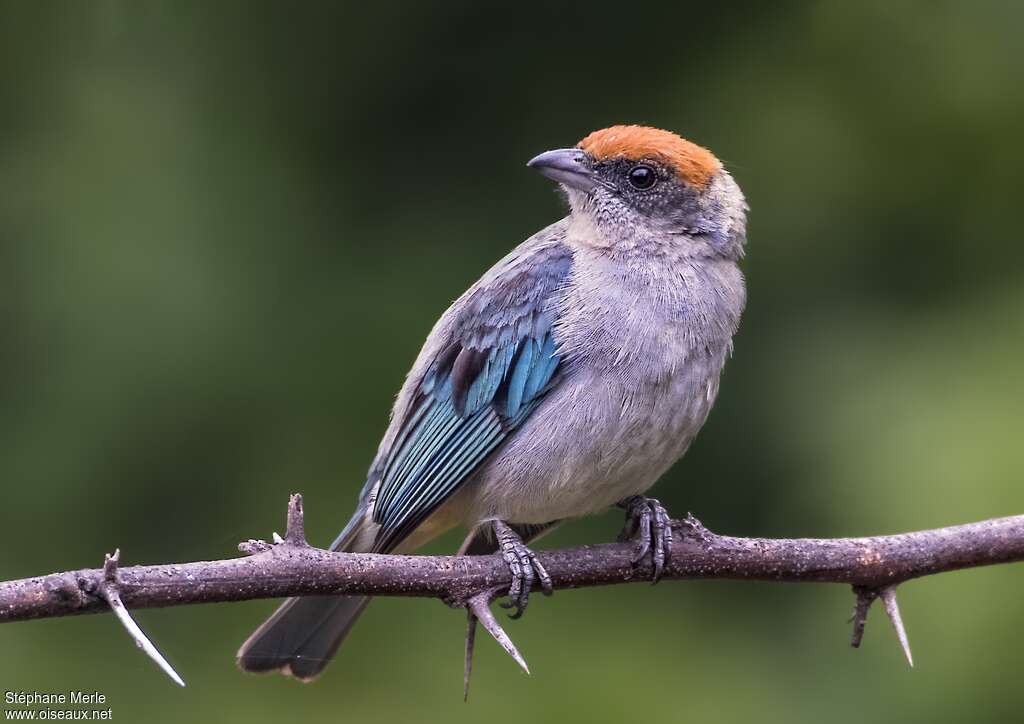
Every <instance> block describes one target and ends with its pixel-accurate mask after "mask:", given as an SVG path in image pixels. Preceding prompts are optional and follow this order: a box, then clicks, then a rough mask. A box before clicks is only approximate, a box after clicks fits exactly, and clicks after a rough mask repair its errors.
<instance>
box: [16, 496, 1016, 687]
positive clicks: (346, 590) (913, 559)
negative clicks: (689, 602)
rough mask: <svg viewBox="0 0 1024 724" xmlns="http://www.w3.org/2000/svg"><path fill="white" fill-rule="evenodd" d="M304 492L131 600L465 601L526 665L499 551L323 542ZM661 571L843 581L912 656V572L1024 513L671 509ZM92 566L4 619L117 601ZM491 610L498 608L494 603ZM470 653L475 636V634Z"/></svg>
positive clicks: (607, 566) (576, 571)
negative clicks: (283, 521) (825, 532)
mask: <svg viewBox="0 0 1024 724" xmlns="http://www.w3.org/2000/svg"><path fill="white" fill-rule="evenodd" d="M302 516H303V513H302V499H301V496H298V495H294V496H292V498H291V501H290V503H289V513H288V528H287V532H286V535H285V537H284V538H283V539H282V538H280V537H279V536H277V535H276V534H275V538H276V540H277V541H278V542H276V543H273V544H270V543H266V542H264V541H259V540H250V541H247V542H245V543H242V544H240V545H239V548H240V549H241V550H242V551H243V552H245V553H248V554H249V555H248V556H246V557H242V558H230V559H225V560H217V561H199V562H194V563H171V564H165V565H153V566H132V567H126V568H117V571H116V574H117V577H116V591H117V594H118V596H119V599H120V601H121V602H122V603H123V605H124V606H125V607H128V608H156V607H164V606H179V605H184V604H191V603H214V602H226V601H244V600H251V599H257V598H281V597H286V596H305V595H324V594H360V595H371V596H420V597H428V598H439V599H441V600H443V601H445V602H446V603H448V604H449V605H450V606H453V607H461V608H465V609H467V611H468V612H469V615H470V629H472V628H473V626H474V623H473V622H474V621H475V620H480V622H481V623H482V624H484V626H485V628H486V629H487V630H488V631H489V632H490V633H491V634H492V635H493V636H494V637H495V638H496V639H497V640H498V641H499V643H501V645H502V647H503V648H505V650H506V651H508V652H509V653H510V654H511V655H512V656H513V657H515V658H516V659H517V661H519V662H520V664H521V665H522V666H523V667H524V668H525V661H523V660H522V657H521V656H519V654H518V651H516V649H515V646H514V645H513V644H512V642H511V640H510V639H508V637H507V635H505V634H504V631H502V629H501V627H500V625H498V623H497V621H496V620H494V617H493V616H490V617H488V614H489V611H488V609H487V604H488V603H489V602H490V601H491V600H493V599H494V598H495V597H496V596H497V595H499V593H500V592H503V591H504V590H505V589H507V588H508V586H509V584H510V582H511V577H510V574H509V570H508V567H507V566H506V565H505V563H504V562H503V561H502V559H501V557H500V556H496V555H495V556H400V555H377V554H365V553H336V552H331V551H327V550H323V549H321V548H314V547H312V546H310V545H308V544H307V543H306V540H305V536H304V533H303V517H302ZM672 526H673V528H674V530H675V531H676V533H677V535H675V536H674V539H673V543H672V547H671V556H670V558H669V561H668V562H667V564H666V566H665V571H664V574H663V576H662V578H663V579H683V580H697V579H738V580H761V581H779V582H783V581H784V582H815V583H845V584H849V585H851V586H853V590H854V594H855V595H856V597H857V606H856V610H855V612H854V617H853V623H854V633H853V642H852V643H853V645H854V646H858V645H859V643H860V639H861V636H862V634H863V629H864V622H865V621H866V617H867V612H868V609H869V607H870V605H871V603H872V602H873V601H874V600H875V599H876V598H879V597H881V598H882V599H883V602H884V603H885V608H886V611H887V613H888V614H889V617H890V619H891V620H892V621H893V625H894V626H895V628H896V631H897V634H898V635H899V638H900V642H901V644H902V645H903V647H904V651H905V653H906V655H907V658H908V660H910V648H909V645H908V644H907V643H906V632H905V630H904V627H903V623H902V620H901V618H900V615H899V608H898V606H897V605H896V598H895V590H896V586H897V585H898V584H900V583H903V582H905V581H908V580H910V579H913V578H919V577H921V576H926V575H931V574H934V573H942V572H946V571H953V570H957V569H961V568H972V567H977V566H985V565H991V564H995V563H1009V562H1013V561H1021V560H1024V515H1021V516H1013V517H1009V518H996V519H992V520H986V521H982V522H979V523H970V524H967V525H957V526H951V527H948V528H938V529H934V530H925V531H918V532H915V533H903V534H899V535H887V536H875V537H869V538H835V539H812V538H797V539H771V538H735V537H731V536H722V535H717V534H715V533H712V532H710V531H708V530H707V529H705V528H704V526H703V525H701V523H700V522H699V521H698V520H697V519H696V518H694V517H692V516H687V518H686V519H684V520H681V521H673V522H672ZM634 552H635V547H634V545H633V544H631V543H610V544H602V545H592V546H581V547H578V548H568V549H561V550H551V551H543V552H542V553H540V554H539V557H540V558H541V560H542V562H543V564H544V567H545V568H546V569H547V571H548V573H549V574H550V576H551V581H552V584H553V586H554V588H555V589H565V588H582V587H586V586H600V585H609V584H618V583H632V582H644V581H648V580H650V577H651V573H652V571H651V566H650V563H649V561H645V562H643V563H641V564H639V565H633V563H632V558H633V556H634ZM109 568H110V567H109V566H108V570H107V572H106V573H105V572H104V569H102V568H98V569H86V570H79V571H68V572H64V573H54V574H51V575H48V576H40V577H36V578H25V579H21V580H16V581H7V582H3V583H0V623H2V622H9V621H24V620H28V619H35V618H51V617H55V616H69V615H75V614H83V613H98V612H102V611H109V610H111V603H110V601H109V596H107V595H106V594H105V593H104V592H105V591H109V586H110V581H111V578H110V576H111V571H110V570H109ZM484 611H488V613H486V614H485V613H484ZM467 644H468V645H467V665H468V664H469V663H470V662H471V656H472V647H471V641H469V642H467Z"/></svg>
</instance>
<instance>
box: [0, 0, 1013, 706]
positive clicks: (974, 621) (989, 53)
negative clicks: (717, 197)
mask: <svg viewBox="0 0 1024 724" xmlns="http://www.w3.org/2000/svg"><path fill="white" fill-rule="evenodd" d="M1022 30H1024V4H1020V3H1010V2H982V3H959V2H951V1H946V2H942V1H939V2H918V3H912V2H904V3H885V2H864V3H838V2H821V3H808V2H789V3H750V4H741V3H728V4H725V3H722V4H714V3H692V2H672V3H659V4H647V3H645V2H633V3H628V4H622V3H611V4H604V3H600V2H589V3H586V4H579V5H573V4H563V3H552V4H544V5H540V6H535V7H532V6H528V5H527V4H525V3H516V4H510V5H496V4H494V5H492V4H485V3H469V2H449V3H412V2H409V3H391V2H379V3H361V4H358V5H356V4H350V5H349V6H346V4H342V3H332V4H324V5H318V4H313V3H300V4H285V3H248V2H246V3H242V2H227V1H220V2H216V3H191V2H153V1H150V0H140V1H138V2H122V1H120V0H94V1H93V2H88V3H80V2H66V3H51V2H25V1H22V2H7V3H4V4H3V5H2V7H0V345H2V346H0V350H2V352H0V480H2V481H3V486H4V487H3V490H4V504H3V507H2V509H0V528H2V530H3V532H4V538H5V544H4V546H3V547H2V549H0V577H2V578H4V579H7V578H14V577H21V576H27V575H32V574H37V573H41V572H44V571H51V570H63V569H68V568H75V567H86V566H94V565H96V564H98V563H99V562H100V561H101V559H102V554H103V552H104V551H109V550H112V549H113V548H114V547H115V546H121V547H122V549H123V551H124V558H125V559H126V562H128V563H139V562H147V563H154V562H163V561H174V560H190V559H202V558H215V557H224V556H230V555H232V553H233V551H234V545H235V543H236V542H237V541H239V540H241V539H245V538H248V537H251V536H259V537H267V536H269V534H270V532H271V531H272V530H273V529H275V528H277V529H280V528H281V527H282V526H283V516H284V509H285V501H286V496H287V494H288V493H289V492H290V491H293V490H301V491H302V492H304V493H305V494H306V499H307V505H308V511H309V512H308V526H309V529H310V536H311V539H312V540H314V541H321V542H326V541H328V540H329V539H330V538H331V537H332V536H333V534H334V533H335V531H336V529H337V528H338V527H339V526H340V525H341V524H342V523H343V522H344V520H345V519H346V518H347V516H348V514H349V512H350V510H351V508H352V505H353V500H354V496H355V493H356V491H357V490H358V488H359V487H360V486H361V484H362V482H363V478H362V476H363V474H364V472H365V468H366V466H367V465H368V463H369V460H370V458H371V457H372V454H373V452H374V450H375V447H376V444H377V441H378V439H379V436H380V434H381V432H382V431H383V429H384V426H385V424H386V419H387V410H388V407H389V404H390V402H391V400H392V396H393V394H394V393H395V391H396V390H397V388H398V386H399V384H400V382H401V380H402V377H403V375H404V373H405V371H406V369H407V368H408V365H409V364H410V362H411V361H412V359H413V357H414V355H415V354H416V352H417V350H418V349H419V345H420V343H421V341H422V339H423V337H424V336H425V334H426V333H427V331H428V330H429V328H430V326H431V324H432V323H433V321H434V319H435V318H436V317H437V315H438V314H439V313H440V312H441V311H442V310H443V309H444V308H445V307H446V305H447V304H448V303H449V302H450V301H451V300H452V299H453V298H454V297H455V296H457V295H458V294H459V293H460V292H461V291H462V290H463V289H464V288H465V287H466V286H467V285H468V284H469V283H471V282H472V281H473V280H474V279H475V278H476V277H477V276H478V275H480V274H481V273H482V272H483V271H484V270H485V269H486V268H487V267H488V266H489V265H490V264H491V263H492V262H493V261H494V260H496V259H497V258H499V257H500V256H501V255H503V254H504V253H505V251H506V250H507V249H508V248H510V247H511V246H513V245H514V244H516V243H518V242H519V241H520V240H522V239H523V238H525V237H526V236H528V235H529V234H530V233H532V232H533V231H535V230H536V229H538V228H540V227H542V226H543V225H546V224H547V223H549V222H551V221H552V220H554V219H555V218H557V217H558V216H559V215H560V214H561V213H562V209H561V207H560V202H559V200H558V198H557V196H556V195H555V193H553V191H552V188H551V184H550V183H548V182H547V181H545V180H543V179H541V178H538V177H536V176H535V175H534V174H533V173H531V172H530V171H528V170H527V169H526V168H525V167H524V162H525V161H526V160H527V159H528V158H530V157H531V156H532V155H533V154H535V153H537V152H539V151H541V150H545V149H547V148H551V147H557V146H563V145H570V144H572V143H574V142H575V141H576V140H577V139H578V138H580V137H582V136H583V135H584V134H585V133H587V132H588V131H590V130H592V129H594V128H598V127H602V126H605V125H610V124H612V123H617V122H645V123H650V124H654V125H659V126H664V127H667V128H671V129H674V130H677V131H679V132H681V133H683V134H684V135H687V136H688V137H690V138H693V139H695V140H697V141H699V142H701V143H703V144H705V145H707V146H709V147H710V148H712V149H713V150H715V151H716V153H717V154H718V155H719V156H720V157H722V158H723V159H725V160H726V162H727V163H728V165H729V166H730V168H731V169H732V171H733V173H734V174H735V176H736V177H737V179H738V180H739V182H740V184H741V185H742V186H743V188H744V189H745V191H746V193H747V196H748V199H749V201H750V205H751V207H752V215H751V223H750V245H749V256H748V259H747V260H746V262H745V265H744V266H745V271H746V273H747V275H748V278H749V284H750V303H749V307H748V311H747V313H746V316H745V319H744V322H743V326H742V330H741V332H740V335H739V338H738V340H737V345H736V355H735V359H734V360H733V361H732V362H731V363H730V365H729V367H728V369H727V372H726V377H725V380H724V384H723V387H722V394H721V397H720V400H719V403H718V406H717V408H716V410H715V411H714V413H713V414H712V417H711V420H710V421H709V423H708V425H707V427H706V429H705V431H704V432H703V434H702V435H701V437H700V438H699V439H698V442H697V444H696V445H695V446H694V448H693V449H692V451H691V452H690V454H689V455H688V456H687V458H686V459H685V461H684V462H682V463H681V464H680V465H678V466H676V468H675V469H674V470H673V471H672V472H671V474H670V475H669V476H668V477H667V478H666V479H665V480H664V481H663V482H662V484H660V486H659V487H658V488H657V489H656V490H657V492H658V494H659V495H660V496H661V497H662V499H663V500H664V501H665V502H666V503H667V504H668V505H669V506H670V509H672V510H674V511H675V512H676V513H677V514H681V513H683V512H685V511H687V510H692V511H694V512H695V513H696V514H697V515H698V516H699V517H701V518H702V519H703V520H704V522H705V523H706V524H707V525H708V526H709V527H711V528H712V529H714V530H717V531H721V532H729V533H737V534H751V535H755V534H756V535H785V536H798V535H805V536H842V535H855V534H870V533H883V532H894V531H902V530H911V529H915V528H923V527H931V526H940V525H945V524H951V523H956V522H966V521H970V520H975V519H981V518H986V517H991V516H999V515H1008V514H1014V513H1020V512H1022V508H1024V488H1022V486H1021V480H1022V478H1024V447H1022V446H1021V444H1020V433H1021V423H1020V420H1021V412H1020V410H1021V404H1022V402H1024V378H1022V376H1021V374H1020V371H1021V358H1022V356H1024V287H1022V284H1021V282H1022V264H1024V244H1022V241H1024V235H1022V233H1021V230H1020V228H1019V217H1020V209H1021V198H1020V192H1021V187H1022V179H1024V176H1022V174H1024V172H1022V170H1021V169H1022V167H1024V140H1022V139H1024V134H1022V133H1021V128H1022V124H1024V83H1022V82H1021V81H1022V78H1021V74H1022V67H1024V65H1022V61H1024V57H1022V38H1024V32H1022ZM619 524H620V518H619V515H618V514H617V513H610V514H609V515H607V516H604V517H601V518H596V519H592V520H586V521H580V522H578V523H576V524H573V525H570V526H566V527H564V528H563V529H561V530H560V531H559V532H557V534H555V535H553V536H551V537H550V538H549V539H548V541H547V543H546V545H550V546H556V545H563V544H573V543H580V542H585V541H601V540H608V539H610V538H611V537H612V536H613V535H614V534H615V532H616V531H617V530H618V527H619ZM456 540H457V536H454V537H451V538H448V539H445V540H444V541H442V542H440V543H439V544H438V545H437V546H435V550H438V551H441V550H450V549H451V548H453V547H454V546H455V545H456ZM1022 600H1024V575H1022V569H1020V568H1007V567H1003V568H996V569H989V570H977V571H968V572H962V573H957V574H952V575H946V576H941V577H937V578H934V579H928V580H924V581H919V582H915V583H912V584H910V585H907V586H905V590H904V592H903V597H902V603H903V608H904V614H905V617H906V619H907V621H908V628H909V633H910V637H911V642H912V644H913V646H914V651H915V655H916V659H917V662H918V665H917V668H915V669H913V670H910V669H908V668H907V667H906V665H905V664H904V663H903V661H902V660H901V655H900V652H899V650H898V647H897V646H896V643H895V641H894V640H893V637H892V634H891V631H890V630H889V628H888V625H887V623H886V622H885V621H884V618H882V617H881V615H880V614H879V612H878V611H876V612H875V614H874V616H873V617H872V624H871V626H869V630H868V633H867V638H866V641H865V645H864V648H863V649H862V650H861V651H853V650H851V649H850V647H849V645H848V635H849V631H848V626H847V625H846V617H847V615H848V613H849V610H850V607H851V604H852V598H851V597H850V595H849V593H848V592H847V591H845V590H843V589H842V588H840V587H825V586H803V587H797V586H792V587H791V586H779V585H767V584H753V583H746V584H741V583H735V584H732V583H692V584H680V583H667V584H664V585H661V586H658V587H657V588H650V587H643V586H636V587H616V588H609V589H606V590H591V591H587V592H586V593H572V592H566V593H560V594H558V595H556V596H555V597H554V598H553V599H551V600H543V601H540V600H538V601H537V602H535V605H534V606H531V609H530V612H529V615H528V616H527V617H526V618H525V620H524V621H522V622H520V623H517V624H513V625H512V626H511V633H512V634H513V636H514V638H515V639H516V641H517V642H518V644H519V645H520V646H521V648H522V650H523V651H524V652H525V654H526V656H527V658H528V659H529V661H530V663H531V665H532V668H533V671H534V675H533V676H532V677H529V678H528V677H526V676H523V675H521V674H520V673H519V672H518V671H517V670H516V668H515V666H514V664H513V663H512V662H511V661H510V660H509V659H508V658H507V657H506V656H504V654H502V653H501V652H500V651H499V650H498V648H497V647H496V646H494V645H493V644H492V643H491V642H490V641H489V640H487V639H482V640H481V642H480V645H479V647H478V648H479V653H478V660H477V666H476V674H475V682H474V690H473V692H472V697H471V700H470V702H469V704H468V705H466V704H463V703H462V701H461V695H460V693H461V691H460V689H461V676H462V673H461V657H462V634H463V629H464V617H463V616H462V615H461V614H460V613H458V612H454V611H450V610H447V609H446V608H445V607H444V606H442V605H440V604H438V603H436V602H429V601H411V600H410V601H406V600H382V601H378V602H376V603H375V604H374V605H373V606H372V607H371V608H370V610H369V611H368V613H367V615H366V616H365V618H364V619H363V621H362V622H361V624H360V626H359V627H358V628H357V629H356V631H355V633H354V635H353V636H352V637H351V639H350V641H349V642H348V644H347V646H346V647H345V649H344V650H343V652H342V654H341V655H340V656H339V658H338V660H337V661H336V663H335V664H334V665H333V666H332V667H331V668H330V669H329V670H328V673H327V674H326V675H325V676H324V678H323V679H322V680H321V681H320V682H319V683H317V684H316V685H312V686H308V687H303V686H298V685H295V684H294V683H291V682H288V681H285V680H283V679H281V678H280V677H273V678H259V677H251V676H245V675H242V674H241V673H239V672H238V671H237V670H236V669H235V668H234V665H233V663H232V655H233V653H234V651H235V648H236V646H237V645H238V643H239V642H240V641H241V640H242V639H243V638H244V637H245V635H246V634H247V632H248V631H249V630H250V629H251V628H252V627H253V626H254V625H256V624H257V623H258V622H259V621H260V620H261V619H262V617H263V616H264V615H265V614H267V613H268V612H269V611H270V610H271V608H272V603H271V602H266V601H264V602H253V603H246V604H238V605H221V606H207V607H195V608H179V609H171V610H165V611H143V612H140V613H139V619H141V622H142V623H143V625H144V627H145V628H146V629H147V630H148V631H149V632H150V634H151V635H152V636H153V637H154V639H155V640H156V641H157V642H158V644H159V645H160V646H161V647H162V648H163V649H164V651H165V652H166V653H167V655H168V657H169V658H170V660H171V661H172V662H173V663H174V664H175V665H176V666H177V667H178V669H179V670H180V671H181V672H182V673H183V675H184V676H185V678H186V680H187V681H188V682H189V686H188V688H187V689H185V690H178V689H176V688H175V687H174V686H173V685H172V684H170V683H169V682H168V680H167V679H166V678H165V677H164V676H163V675H162V674H160V673H158V672H157V671H156V669H155V668H154V667H153V666H152V665H151V664H150V663H149V662H148V661H146V660H145V659H144V658H143V657H142V655H141V654H140V653H138V652H136V651H135V650H134V648H133V647H132V646H131V644H130V643H129V642H128V641H127V639H126V637H125V635H124V634H123V632H121V631H120V630H118V628H117V626H116V624H115V623H114V621H113V620H112V619H111V618H110V617H108V616H97V617H85V618H79V619H63V620H54V621H45V622H35V623H27V624H17V625H11V626H4V627H2V629H0V651H2V655H0V688H3V689H4V690H30V691H31V690H39V691H53V690H68V689H85V690H92V689H98V690H100V691H102V692H104V693H105V694H106V695H107V697H108V700H109V702H110V705H111V706H112V708H113V710H114V716H115V718H116V719H117V720H118V721H147V722H179V721H196V720H198V721H204V720H210V719H213V718H214V717H216V719H217V720H218V721H221V722H224V723H225V724H227V722H281V721H291V720H292V719H295V718H301V720H302V721H369V720H375V721H385V722H391V721H400V720H405V721H429V720H438V721H450V722H457V721H479V720H481V719H486V720H488V721H494V722H506V721H507V722H517V721H521V720H522V718H523V717H524V716H525V717H529V718H530V719H532V720H539V721H556V722H565V721H623V720H627V719H632V718H633V717H641V716H642V717H646V716H650V717H652V718H656V719H659V720H662V721H683V720H689V721H722V722H733V721H737V722H739V721H750V720H757V721H762V722H820V721H830V722H860V721H863V720H865V719H868V720H875V721H885V720H896V719H899V720H900V721H901V722H904V724H911V723H912V722H929V723H932V724H934V723H936V722H960V721H965V720H971V721H992V722H996V721H999V722H1005V721H1013V720H1016V719H1017V718H1018V717H1019V712H1020V711H1021V708H1022V706H1024V693H1022V689H1021V686H1020V670H1021V654H1020V651H1021V649H1022V645H1024V633H1022V631H1021V627H1020V615H1021V610H1022V604H1021V601H1022ZM523 709H525V710H526V711H525V712H524V711H522V710H523Z"/></svg>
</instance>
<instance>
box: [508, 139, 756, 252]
mask: <svg viewBox="0 0 1024 724" xmlns="http://www.w3.org/2000/svg"><path fill="white" fill-rule="evenodd" d="M528 165H529V166H530V167H532V168H535V169H537V170H538V171H540V173H542V174H543V175H544V176H547V177H548V178H550V179H553V180H555V181H557V182H559V183H560V184H561V185H562V187H563V188H564V189H565V191H566V194H567V196H568V199H569V205H570V207H571V208H572V211H573V216H574V217H577V218H580V219H582V220H585V221H586V222H588V223H589V225H591V226H592V227H593V231H594V235H593V236H594V239H593V241H592V243H593V244H594V245H595V246H599V247H606V248H608V249H610V250H613V249H614V248H615V247H617V246H628V247H634V248H635V247H638V246H648V245H651V244H657V245H664V244H671V245H673V246H677V247H678V248H679V249H680V250H681V251H683V252H684V253H686V254H687V255H696V256H709V257H724V258H729V259H736V258H739V257H740V256H742V255H743V244H744V241H745V237H746V210H747V205H746V201H745V200H744V198H743V193H742V192H741V191H740V189H739V186H737V185H736V182H735V181H733V179H732V177H731V176H730V175H729V173H728V172H727V171H726V170H725V169H724V168H723V167H722V164H721V162H720V161H719V160H718V159H717V158H715V156H714V154H712V153H711V152H710V151H708V150H707V149H706V148H702V147H700V146H698V145H697V144H695V143H691V142H690V141H687V140H685V139H683V138H680V137H679V136H677V135H676V134H674V133H671V132H669V131H663V130H660V129H658V128H649V127H647V126H612V127H611V128H605V129H603V130H600V131H594V132H593V133H591V134H590V135H589V136H587V137H586V138H584V139H583V140H582V141H580V142H579V143H578V144H577V145H576V147H575V148H561V149H557V150H554V151H547V152H545V153H542V154H540V155H539V156H537V157H536V158H534V159H532V160H531V161H530V162H529V164H528Z"/></svg>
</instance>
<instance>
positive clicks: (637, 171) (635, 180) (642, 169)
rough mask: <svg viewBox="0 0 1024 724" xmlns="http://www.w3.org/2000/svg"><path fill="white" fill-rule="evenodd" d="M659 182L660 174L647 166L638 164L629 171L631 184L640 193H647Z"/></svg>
mask: <svg viewBox="0 0 1024 724" xmlns="http://www.w3.org/2000/svg"><path fill="white" fill-rule="evenodd" d="M657 180H658V174H657V173H655V171H654V169H653V168H651V167H650V166H647V165H645V164H642V163H641V164H637V165H636V166H634V167H633V168H631V169H630V170H629V183H630V185H631V186H632V187H633V188H635V189H637V190H638V191H646V190H647V189H649V188H651V187H652V186H654V184H655V182H656V181H657Z"/></svg>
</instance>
